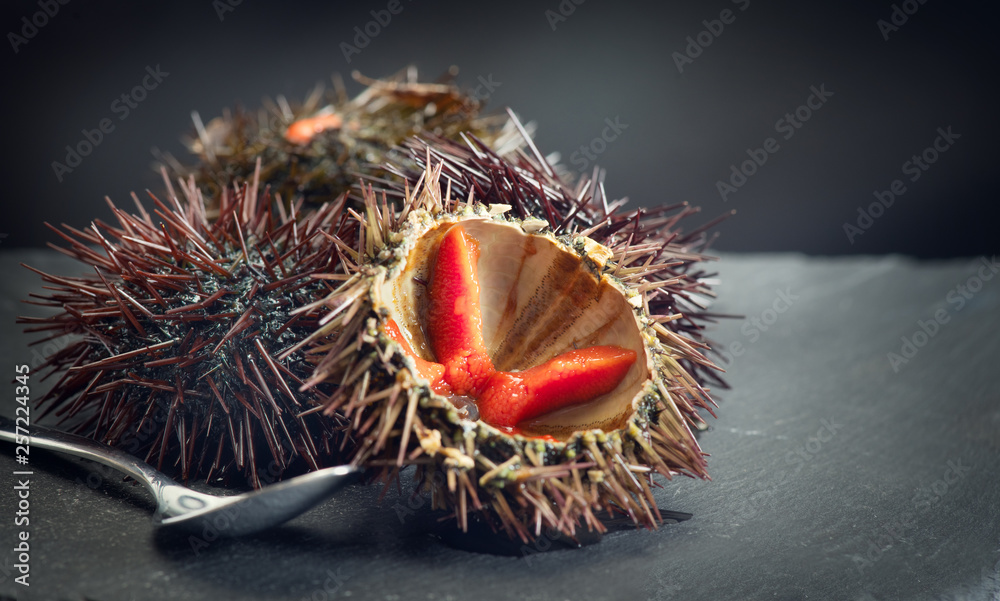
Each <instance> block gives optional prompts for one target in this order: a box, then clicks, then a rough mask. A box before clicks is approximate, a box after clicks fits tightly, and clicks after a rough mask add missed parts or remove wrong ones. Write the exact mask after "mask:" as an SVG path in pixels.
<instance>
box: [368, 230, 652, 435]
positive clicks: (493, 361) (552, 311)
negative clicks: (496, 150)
mask: <svg viewBox="0 0 1000 601" xmlns="http://www.w3.org/2000/svg"><path fill="white" fill-rule="evenodd" d="M456 229H460V230H462V231H463V232H464V233H465V234H466V235H467V238H468V244H469V246H470V247H477V248H478V250H479V252H478V253H477V254H478V257H475V259H474V260H472V263H473V266H474V267H475V268H476V271H477V277H478V280H477V296H478V297H479V298H478V300H479V305H480V306H479V307H475V310H476V312H477V314H478V315H479V316H481V319H479V320H477V321H476V323H475V324H474V325H475V327H474V328H472V327H470V328H468V329H470V330H475V331H474V332H472V334H471V338H470V339H468V340H465V339H463V336H464V335H465V334H463V333H462V332H463V325H462V324H461V323H459V324H458V325H455V324H454V323H453V322H454V320H455V319H456V317H455V316H456V315H461V314H463V313H464V312H467V311H471V310H472V308H471V305H469V306H462V307H459V308H458V309H457V313H453V314H449V315H446V316H444V317H442V316H441V315H439V313H440V309H439V308H438V307H439V305H440V304H441V301H440V300H436V297H439V296H442V293H441V289H442V287H445V286H453V285H454V284H445V283H443V282H444V281H445V280H447V279H448V277H445V276H442V275H441V274H440V273H438V271H440V268H439V267H438V266H439V265H440V264H441V263H442V262H447V261H442V260H441V257H440V255H441V254H442V252H441V249H442V248H445V249H447V248H448V238H450V237H452V235H453V234H452V235H449V232H452V233H454V231H455V230H456ZM411 233H412V242H411V243H410V244H408V245H406V246H405V247H404V248H403V252H401V253H400V254H401V255H402V254H404V253H405V257H404V256H401V257H398V260H399V261H400V262H401V264H400V265H398V266H396V267H398V268H395V269H393V270H392V271H391V275H390V276H389V277H388V278H387V279H386V281H385V283H384V284H383V287H382V290H381V298H382V299H386V300H388V299H391V302H388V303H387V306H386V307H385V309H387V312H388V315H387V319H386V323H391V324H392V325H393V326H397V327H398V330H396V332H398V336H393V335H390V336H389V337H390V338H391V339H393V340H395V341H396V342H397V343H399V345H400V350H402V351H403V353H404V354H407V355H409V356H410V357H412V358H413V359H414V364H415V366H416V371H417V374H415V375H417V376H418V377H420V378H422V379H424V380H425V381H428V383H429V384H430V385H431V389H432V391H433V392H435V393H437V394H438V395H440V396H443V397H445V398H447V399H449V400H450V401H452V404H453V405H455V406H456V408H459V409H460V416H461V417H464V418H465V419H475V417H476V416H475V415H474V413H475V412H478V413H479V414H480V416H479V417H480V418H481V419H482V421H484V422H485V423H487V424H489V425H491V426H493V427H496V428H497V429H499V430H501V431H503V432H507V433H517V434H523V435H525V436H530V437H545V438H549V439H555V440H565V439H567V438H569V437H570V436H571V435H572V434H573V433H574V432H576V431H579V430H587V429H594V428H601V429H604V430H613V429H616V428H620V427H622V426H624V424H625V423H626V422H627V420H628V418H629V416H630V415H631V414H632V412H633V410H634V406H633V405H634V403H633V401H634V399H635V398H636V397H637V396H640V395H641V393H642V391H643V389H644V385H645V383H646V381H647V380H648V379H649V375H650V373H651V369H650V366H649V356H648V353H647V350H646V347H645V345H644V340H643V336H642V332H641V331H640V328H639V325H638V323H637V321H636V317H635V315H634V312H633V309H632V307H631V305H630V304H629V303H628V300H627V299H626V297H625V294H624V293H623V292H622V291H621V290H620V289H619V288H618V287H616V286H615V285H613V283H612V282H611V281H610V280H609V278H607V277H602V276H600V275H599V274H598V273H596V270H595V269H594V267H593V265H592V264H589V263H588V261H587V260H586V259H585V258H584V257H581V256H580V255H579V254H577V253H576V252H574V251H572V250H570V249H568V248H567V247H566V246H563V245H562V244H560V243H558V242H557V241H556V240H555V239H553V238H551V237H547V236H541V235H533V234H527V233H525V232H524V231H523V229H522V228H521V227H519V226H518V225H516V224H513V223H507V222H499V221H492V220H488V219H481V218H470V219H463V220H461V221H460V222H459V224H458V225H457V226H456V222H454V221H447V222H442V223H435V224H430V225H428V226H426V227H424V228H423V229H421V230H420V231H419V232H411ZM463 252H465V251H463ZM468 252H472V251H468ZM451 260H452V259H448V261H451ZM453 292H454V294H453V295H452V296H454V297H460V298H461V299H464V300H462V301H461V302H465V301H467V300H468V299H466V298H465V297H466V296H468V295H466V294H465V291H464V290H463V289H462V287H461V286H458V288H456V289H455V290H453ZM444 296H446V297H447V296H448V294H447V293H445V294H444ZM455 300H456V299H455V298H449V299H448V301H447V302H448V303H452V304H454V303H453V301H455ZM459 304H461V303H459ZM449 307H451V305H449ZM443 320H444V321H443ZM459 321H461V319H460V318H459ZM393 329H394V328H393ZM442 331H447V332H448V335H447V336H448V339H447V340H445V341H444V342H442V341H441V338H442V336H441V334H440V332H442ZM456 332H458V333H457V334H456ZM451 343H454V344H451ZM466 343H467V344H466ZM456 345H457V346H456ZM463 345H464V346H463ZM466 347H468V348H466ZM456 349H457V350H456ZM479 353H482V355H483V356H484V357H485V361H486V362H488V363H489V366H488V367H487V368H483V367H481V364H482V360H480V359H476V358H477V357H478V354H479ZM456 355H460V357H459V358H458V362H459V363H460V364H462V365H465V364H468V363H469V357H472V358H473V359H475V361H476V365H478V366H479V367H473V368H464V367H463V368H459V369H458V371H459V372H461V369H468V371H467V372H465V373H467V374H469V375H470V376H471V377H472V381H471V382H470V383H469V384H468V386H466V385H465V384H462V385H460V386H455V387H454V389H452V386H450V385H449V381H448V374H449V373H452V371H453V368H452V367H449V362H450V360H451V359H452V358H454V357H455V356H456ZM452 363H453V362H452ZM429 365H443V366H445V367H444V369H443V371H442V370H441V369H434V368H431V367H429ZM484 369H485V370H487V371H485V372H484V371H482V370H484ZM479 376H481V377H479ZM476 377H479V379H478V380H476ZM525 395H527V396H528V397H530V398H527V400H525V399H523V398H522V397H524V396H525ZM470 398H471V399H474V400H475V403H474V404H473V406H472V407H471V408H470V407H469V405H470V403H469V402H468V399H470Z"/></svg>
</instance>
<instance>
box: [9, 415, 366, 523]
mask: <svg viewBox="0 0 1000 601" xmlns="http://www.w3.org/2000/svg"><path fill="white" fill-rule="evenodd" d="M15 431H16V428H15V423H14V421H13V420H11V419H9V418H7V417H3V416H0V440H6V441H9V442H15V434H14V433H15ZM29 445H30V446H33V447H39V448H43V449H49V450H51V451H58V452H60V453H67V454H69V455H75V456H77V457H83V458H84V459H90V460H91V461H96V462H98V463H102V464H104V465H107V466H109V467H112V468H115V469H117V470H119V471H122V472H125V473H126V474H128V475H129V476H132V477H133V478H135V479H136V480H137V481H139V482H141V483H142V484H144V485H145V486H146V488H148V489H149V491H150V492H152V493H153V497H155V498H156V513H155V514H154V515H153V523H154V524H155V525H156V526H158V527H161V528H168V529H171V530H182V531H186V532H196V533H206V532H208V533H212V535H216V536H241V535H244V534H251V533H253V532H259V531H261V530H265V529H267V528H270V527H272V526H277V525H279V524H282V523H284V522H286V521H288V520H290V519H292V518H293V517H295V516H297V515H299V514H300V513H302V512H304V511H306V510H307V509H309V508H311V507H313V506H315V505H317V504H319V503H321V502H323V501H324V500H326V499H328V498H329V497H331V496H332V495H333V493H335V492H337V491H338V490H340V488H342V487H343V486H345V485H346V484H349V483H350V482H353V481H354V480H356V479H357V477H358V476H359V475H360V474H361V470H360V469H359V468H357V467H355V466H352V465H341V466H337V467H329V468H326V469H322V470H318V471H315V472H310V473H308V474H304V475H302V476H297V477H295V478H291V479H289V480H285V481H284V482H279V483H278V484H273V485H271V486H267V487H265V488H262V489H260V490H255V491H251V492H247V493H243V494H239V495H233V496H226V497H222V496H217V495H210V494H205V493H201V492H198V491H195V490H191V489H190V488H187V487H186V486H181V485H180V484H178V483H177V482H175V481H173V480H172V479H170V478H168V477H167V476H166V475H165V474H163V473H161V472H159V471H157V470H155V469H153V467H152V466H150V465H149V464H148V463H146V462H144V461H141V460H140V459H138V458H136V457H133V456H132V455H129V454H128V453H125V452H124V451H120V450H118V449H115V448H113V447H110V446H108V445H105V444H102V443H99V442H95V441H93V440H90V439H89V438H84V437H82V436H77V435H75V434H69V433H66V432H59V431H58V430H50V429H49V428H44V427H42V426H30V428H29Z"/></svg>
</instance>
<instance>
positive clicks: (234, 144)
mask: <svg viewBox="0 0 1000 601" xmlns="http://www.w3.org/2000/svg"><path fill="white" fill-rule="evenodd" d="M456 72H457V70H454V69H453V70H452V72H450V73H449V74H448V77H447V78H446V79H445V80H444V81H439V82H437V83H428V82H419V81H418V80H417V72H416V69H414V68H412V67H411V68H409V69H404V70H403V71H400V72H399V73H397V74H395V75H393V76H391V77H388V78H385V79H381V80H377V79H369V78H366V77H363V76H361V75H360V74H358V73H357V72H355V73H354V77H355V79H357V80H358V81H360V82H362V83H364V84H365V85H366V86H367V88H366V89H365V90H364V91H362V92H361V93H360V94H358V95H357V96H356V97H354V98H350V99H349V98H348V97H347V94H346V92H345V91H344V90H343V83H342V82H341V81H340V80H339V78H335V80H334V81H335V83H336V84H337V86H336V94H334V95H325V94H324V93H323V89H322V87H317V88H316V89H315V90H314V91H313V92H312V93H311V94H310V95H309V97H308V98H306V99H305V101H304V102H303V103H302V104H301V105H292V104H289V102H288V101H286V100H285V99H284V98H283V97H279V98H278V99H277V101H276V102H267V104H266V107H265V108H263V109H260V110H259V111H257V112H256V113H252V112H246V111H243V110H241V109H237V110H236V111H226V112H225V113H224V114H223V115H222V116H221V117H216V118H214V119H212V120H211V121H209V122H208V123H207V124H203V123H202V121H201V118H200V117H199V116H198V114H197V113H194V120H195V130H196V133H197V135H196V136H195V137H193V138H191V139H189V140H187V141H186V143H187V146H188V148H189V149H190V150H191V152H192V153H193V154H194V155H196V156H197V158H198V162H197V164H196V165H193V166H191V165H185V164H183V163H182V162H180V161H178V160H177V159H175V158H174V157H172V156H170V155H163V156H161V157H160V160H161V161H162V162H163V163H164V164H165V165H166V166H167V167H168V168H169V170H171V171H172V172H174V173H175V174H177V175H178V176H180V177H183V178H186V177H188V176H191V175H193V176H194V177H195V178H196V180H197V181H198V184H199V185H200V186H202V187H204V188H205V189H206V192H207V196H208V198H209V199H214V198H216V197H217V196H218V194H219V193H220V192H221V191H222V190H224V189H225V188H226V187H228V186H230V185H231V184H232V183H233V182H234V181H235V182H243V181H247V180H249V178H250V177H251V176H252V175H253V173H254V165H255V163H256V161H257V160H258V159H260V160H261V165H262V167H261V181H264V182H267V183H268V185H270V186H271V190H272V191H273V192H274V193H276V194H279V195H280V196H281V197H282V198H284V199H285V200H286V201H288V200H290V199H292V198H295V197H299V196H301V197H303V198H305V199H306V202H309V203H320V202H332V201H334V200H335V199H336V198H337V197H338V196H339V195H340V194H341V193H343V192H346V191H347V190H348V189H349V188H350V187H351V186H352V185H353V184H355V183H357V178H358V175H359V174H360V175H363V176H365V177H366V178H371V177H378V176H381V175H382V174H383V171H382V164H383V163H384V162H385V161H386V160H388V159H389V158H391V157H394V158H395V160H397V161H399V160H402V159H403V158H404V155H402V154H399V153H397V152H395V151H394V150H393V148H394V146H395V145H397V144H399V143H400V142H402V141H403V140H404V139H406V138H407V137H408V136H411V135H414V134H416V133H428V134H435V135H441V136H446V137H456V138H457V137H458V136H459V134H460V133H463V132H471V133H473V134H474V135H476V136H479V137H481V138H482V139H483V140H486V141H488V143H489V144H490V145H491V147H493V148H496V149H499V150H500V151H501V152H502V153H507V152H511V151H514V150H516V149H517V148H518V147H519V145H520V143H521V142H520V140H521V138H520V136H518V134H517V130H516V129H515V128H514V126H513V124H512V123H511V122H510V121H509V120H508V119H507V117H506V116H505V115H481V114H480V113H481V111H482V108H483V105H484V102H483V100H481V99H480V98H477V97H475V96H473V95H470V94H468V93H466V92H464V91H463V90H461V89H460V88H459V87H458V86H456V85H454V84H453V83H452V82H451V78H452V77H454V75H455V73H456ZM317 117H321V118H336V122H337V123H339V126H337V127H330V128H329V129H326V130H323V131H318V132H317V133H316V134H315V135H314V136H312V137H311V139H309V140H308V141H301V142H295V141H293V140H292V139H290V137H289V127H290V126H291V125H292V124H293V123H299V122H301V121H302V120H306V119H313V118H317ZM214 209H215V207H214V206H210V210H214Z"/></svg>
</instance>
